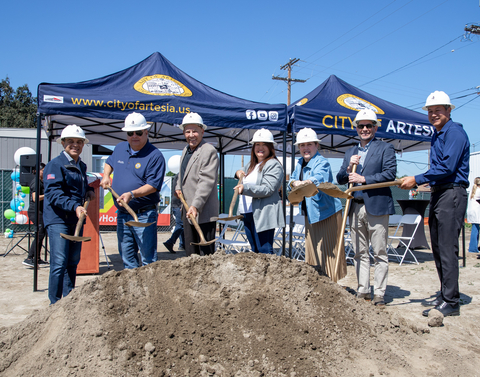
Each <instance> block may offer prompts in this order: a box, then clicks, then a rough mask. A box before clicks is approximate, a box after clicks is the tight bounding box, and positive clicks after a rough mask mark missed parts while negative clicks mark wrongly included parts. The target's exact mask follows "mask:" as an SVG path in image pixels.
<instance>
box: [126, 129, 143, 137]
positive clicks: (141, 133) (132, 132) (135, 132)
mask: <svg viewBox="0 0 480 377" xmlns="http://www.w3.org/2000/svg"><path fill="white" fill-rule="evenodd" d="M133 134H135V135H137V136H142V135H143V130H140V131H128V132H127V135H128V136H130V137H131V136H133Z"/></svg>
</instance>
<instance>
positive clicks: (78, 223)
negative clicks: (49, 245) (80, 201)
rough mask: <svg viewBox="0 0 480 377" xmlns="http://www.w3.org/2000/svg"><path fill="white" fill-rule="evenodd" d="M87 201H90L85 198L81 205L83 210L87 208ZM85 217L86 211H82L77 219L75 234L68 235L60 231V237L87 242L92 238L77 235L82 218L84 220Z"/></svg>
mask: <svg viewBox="0 0 480 377" xmlns="http://www.w3.org/2000/svg"><path fill="white" fill-rule="evenodd" d="M88 203H90V199H87V200H86V201H85V204H84V205H83V207H84V208H85V210H86V209H87V208H88ZM85 217H87V214H86V213H82V214H81V215H80V217H79V218H78V221H77V226H76V227H75V234H74V235H73V236H70V235H68V234H64V233H60V237H62V238H65V239H66V240H69V241H73V242H88V241H91V240H92V237H81V236H79V234H80V230H81V229H82V225H83V220H85Z"/></svg>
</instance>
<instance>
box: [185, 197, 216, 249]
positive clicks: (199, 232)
mask: <svg viewBox="0 0 480 377" xmlns="http://www.w3.org/2000/svg"><path fill="white" fill-rule="evenodd" d="M178 197H179V198H180V200H181V201H182V203H183V205H184V207H185V210H186V211H188V209H189V206H188V204H187V202H186V201H185V198H184V197H183V194H182V193H179V195H178ZM188 218H189V219H190V221H191V222H192V224H193V226H194V227H195V229H196V230H197V232H198V235H199V236H200V242H199V243H195V242H190V244H191V245H198V246H208V245H211V244H212V243H214V242H215V241H216V240H217V238H215V239H213V240H211V241H206V240H205V236H204V235H203V232H202V229H200V225H198V222H197V220H195V218H194V217H193V216H188Z"/></svg>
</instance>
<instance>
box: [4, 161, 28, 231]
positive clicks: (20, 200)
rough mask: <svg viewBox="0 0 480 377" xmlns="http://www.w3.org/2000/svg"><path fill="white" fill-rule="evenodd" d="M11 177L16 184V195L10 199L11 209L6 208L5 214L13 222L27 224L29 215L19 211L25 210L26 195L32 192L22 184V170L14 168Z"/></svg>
mask: <svg viewBox="0 0 480 377" xmlns="http://www.w3.org/2000/svg"><path fill="white" fill-rule="evenodd" d="M10 178H12V181H13V183H14V185H15V195H14V196H13V199H12V200H11V201H10V209H7V210H5V212H4V213H3V215H4V216H5V218H6V219H8V220H10V221H11V222H12V223H17V224H26V223H27V222H28V218H27V216H25V215H24V214H21V213H19V212H21V211H24V210H25V197H26V196H27V195H28V194H29V193H30V187H28V186H21V185H20V183H19V181H20V172H19V171H18V170H14V171H13V173H12V174H11V175H10ZM12 235H13V231H12Z"/></svg>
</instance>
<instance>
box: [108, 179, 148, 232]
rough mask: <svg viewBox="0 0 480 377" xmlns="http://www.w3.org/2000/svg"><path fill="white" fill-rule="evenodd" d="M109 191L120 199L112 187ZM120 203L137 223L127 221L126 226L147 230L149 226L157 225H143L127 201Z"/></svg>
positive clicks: (109, 187)
mask: <svg viewBox="0 0 480 377" xmlns="http://www.w3.org/2000/svg"><path fill="white" fill-rule="evenodd" d="M108 189H109V190H110V192H111V193H112V195H113V196H114V197H115V198H116V199H118V198H119V195H118V194H117V193H116V192H115V191H114V190H113V188H112V187H111V186H108ZM120 203H121V204H122V206H123V207H125V209H126V210H127V211H128V213H129V214H130V215H132V217H133V219H134V220H135V221H127V222H126V223H125V225H127V226H136V227H138V228H146V227H147V226H150V225H152V224H155V223H142V222H140V221H138V217H137V214H136V213H135V212H134V211H133V209H131V208H130V206H129V205H128V204H127V203H125V201H123V200H120Z"/></svg>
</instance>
